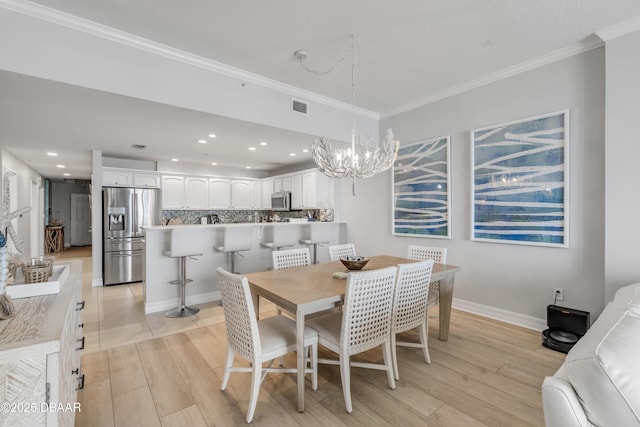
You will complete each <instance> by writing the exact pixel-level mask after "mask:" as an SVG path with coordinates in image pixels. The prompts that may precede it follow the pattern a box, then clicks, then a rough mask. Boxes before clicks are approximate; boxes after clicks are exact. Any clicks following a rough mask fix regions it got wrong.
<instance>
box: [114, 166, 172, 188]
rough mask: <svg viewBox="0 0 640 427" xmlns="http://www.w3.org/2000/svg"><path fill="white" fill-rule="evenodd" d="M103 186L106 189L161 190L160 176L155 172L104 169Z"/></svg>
mask: <svg viewBox="0 0 640 427" xmlns="http://www.w3.org/2000/svg"><path fill="white" fill-rule="evenodd" d="M102 185H103V186H106V187H147V188H160V176H159V175H158V173H156V172H153V171H137V170H131V169H121V168H102Z"/></svg>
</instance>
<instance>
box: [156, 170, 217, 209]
mask: <svg viewBox="0 0 640 427" xmlns="http://www.w3.org/2000/svg"><path fill="white" fill-rule="evenodd" d="M208 207H209V183H208V181H207V178H202V177H190V176H188V177H184V176H181V175H162V209H207V208H208Z"/></svg>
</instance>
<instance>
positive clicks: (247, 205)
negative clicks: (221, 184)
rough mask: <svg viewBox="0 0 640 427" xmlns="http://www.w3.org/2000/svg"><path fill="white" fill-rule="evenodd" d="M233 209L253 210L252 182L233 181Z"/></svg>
mask: <svg viewBox="0 0 640 427" xmlns="http://www.w3.org/2000/svg"><path fill="white" fill-rule="evenodd" d="M231 207H232V208H233V209H251V207H252V206H251V181H245V180H242V181H239V180H232V181H231Z"/></svg>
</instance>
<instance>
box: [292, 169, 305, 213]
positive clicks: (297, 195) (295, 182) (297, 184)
mask: <svg viewBox="0 0 640 427" xmlns="http://www.w3.org/2000/svg"><path fill="white" fill-rule="evenodd" d="M288 178H289V180H290V182H291V209H302V208H303V207H304V206H303V204H302V175H300V174H295V175H292V176H290V177H288Z"/></svg>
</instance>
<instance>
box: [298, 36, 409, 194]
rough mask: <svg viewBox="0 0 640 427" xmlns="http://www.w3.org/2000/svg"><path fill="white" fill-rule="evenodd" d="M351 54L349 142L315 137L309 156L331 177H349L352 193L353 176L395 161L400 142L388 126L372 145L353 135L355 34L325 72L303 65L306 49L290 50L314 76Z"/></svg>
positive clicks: (368, 139) (365, 137)
mask: <svg viewBox="0 0 640 427" xmlns="http://www.w3.org/2000/svg"><path fill="white" fill-rule="evenodd" d="M349 53H351V59H352V61H351V144H348V145H347V144H344V143H340V142H339V143H335V142H332V141H331V140H330V139H329V138H325V137H321V138H317V139H316V140H315V141H314V143H313V144H312V146H311V152H312V154H313V159H314V161H315V163H316V165H317V166H318V169H319V170H320V171H321V172H322V173H324V174H325V175H327V176H329V177H332V178H347V177H349V178H351V179H352V185H351V188H352V192H353V195H354V196H355V195H356V190H355V182H356V178H368V177H371V176H373V175H375V174H378V173H380V172H383V171H385V170H387V169H389V168H390V167H391V166H392V165H393V163H394V162H395V160H396V157H397V155H398V149H399V146H400V141H398V140H396V139H395V138H394V136H393V132H392V131H391V129H387V134H386V138H385V141H384V142H383V143H382V144H381V145H376V144H375V143H374V141H373V138H371V135H369V134H368V133H365V134H363V135H360V134H356V114H355V108H356V107H355V105H356V64H357V52H356V48H355V35H354V34H352V35H351V45H350V47H349V48H348V49H347V51H346V52H345V54H344V55H343V56H342V58H340V59H339V60H338V62H337V63H336V64H334V65H333V66H332V67H331V68H329V69H328V70H326V71H317V70H312V69H310V68H309V67H307V66H306V65H305V64H304V61H305V60H306V59H307V56H308V54H307V52H306V51H304V50H298V51H296V52H295V53H294V55H295V56H296V58H298V62H299V63H300V65H301V66H302V68H303V69H304V70H305V71H307V72H309V73H312V74H315V75H326V74H329V73H331V72H332V71H333V70H335V69H336V67H338V66H339V65H340V64H341V63H342V62H344V60H345V59H346V57H347V55H348V54H349Z"/></svg>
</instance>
